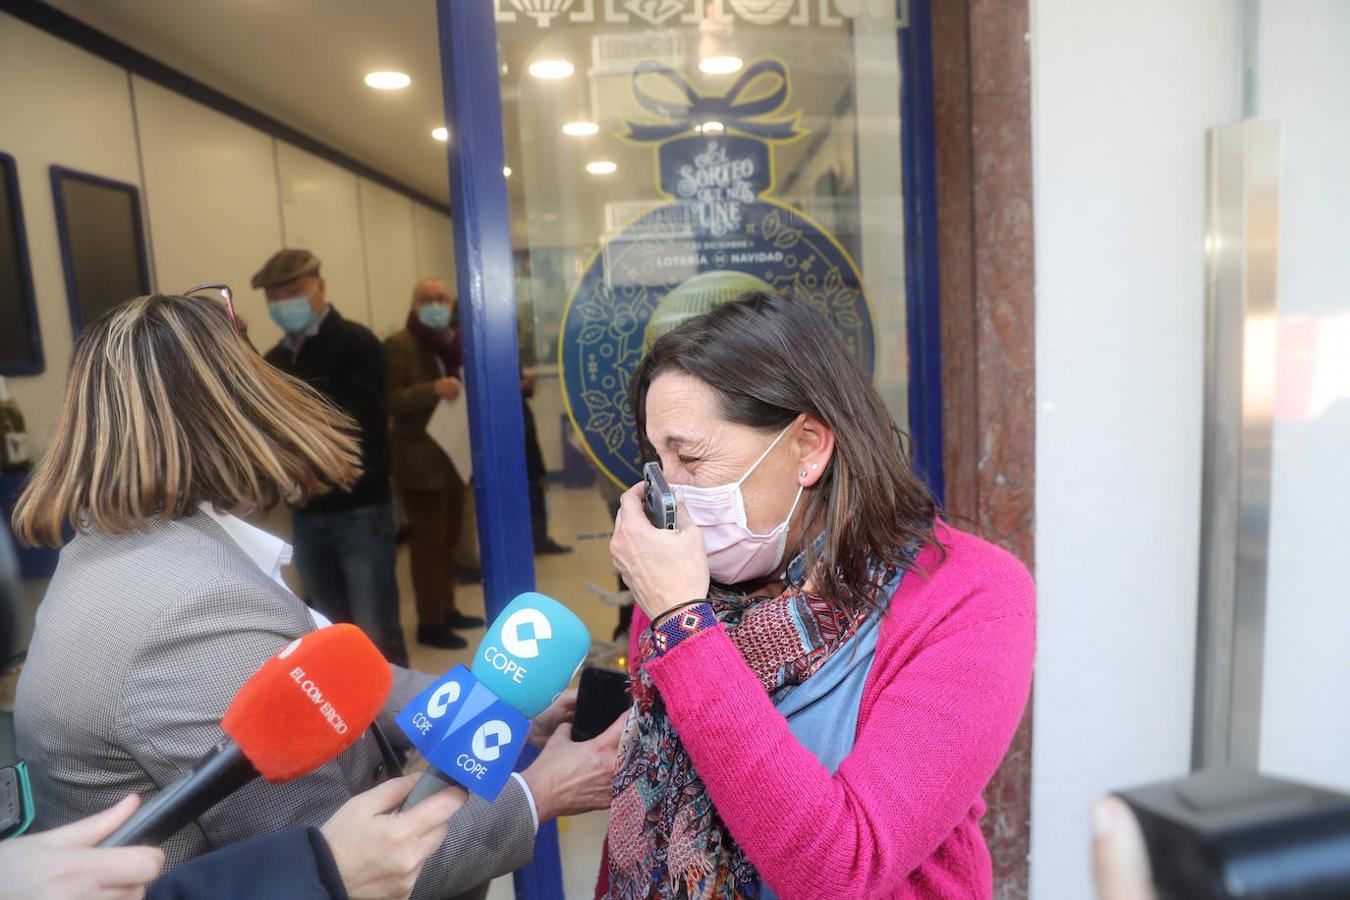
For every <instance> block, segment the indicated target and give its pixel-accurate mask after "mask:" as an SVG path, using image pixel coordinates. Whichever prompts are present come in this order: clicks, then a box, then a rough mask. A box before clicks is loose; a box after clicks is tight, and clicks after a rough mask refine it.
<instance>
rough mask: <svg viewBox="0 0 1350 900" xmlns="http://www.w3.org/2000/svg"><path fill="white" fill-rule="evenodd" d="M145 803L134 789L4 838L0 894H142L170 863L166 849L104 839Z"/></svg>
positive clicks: (75, 897)
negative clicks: (51, 824) (99, 806)
mask: <svg viewBox="0 0 1350 900" xmlns="http://www.w3.org/2000/svg"><path fill="white" fill-rule="evenodd" d="M139 807H140V800H139V799H137V798H136V797H135V796H134V795H133V796H130V797H123V798H122V800H121V802H120V803H118V804H116V805H115V806H110V807H108V808H107V809H105V810H103V811H102V812H100V813H95V814H94V815H92V816H89V817H87V818H84V819H80V820H78V821H75V822H71V823H70V824H69V825H65V826H63V827H61V828H53V829H52V830H50V831H43V832H39V833H37V834H28V835H24V836H23V837H16V838H10V839H9V840H6V841H0V895H3V896H4V897H5V898H6V900H86V898H89V897H97V898H99V900H137V898H139V897H140V896H141V895H142V893H143V892H144V891H145V886H146V885H147V884H149V883H150V881H151V879H153V878H154V877H155V876H156V875H158V874H159V872H160V869H162V868H164V852H163V851H162V850H160V849H159V848H158V847H99V846H98V844H99V842H100V841H102V840H103V839H104V838H106V837H108V835H110V834H112V833H113V832H114V831H116V830H117V829H118V828H121V827H122V825H123V824H125V823H126V821H127V819H129V818H131V816H132V814H133V813H135V812H136V810H137V809H138V808H139Z"/></svg>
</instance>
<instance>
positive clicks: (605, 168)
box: [586, 159, 619, 175]
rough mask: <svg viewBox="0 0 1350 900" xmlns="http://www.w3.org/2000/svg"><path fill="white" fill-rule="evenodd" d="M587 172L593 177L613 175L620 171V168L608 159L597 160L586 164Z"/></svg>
mask: <svg viewBox="0 0 1350 900" xmlns="http://www.w3.org/2000/svg"><path fill="white" fill-rule="evenodd" d="M586 171H587V172H590V173H591V174H592V175H613V174H614V173H615V172H617V171H619V167H618V166H617V165H616V164H614V163H612V162H610V161H609V160H607V159H597V160H596V161H595V162H588V163H586Z"/></svg>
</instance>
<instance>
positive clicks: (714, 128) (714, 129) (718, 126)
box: [698, 122, 727, 134]
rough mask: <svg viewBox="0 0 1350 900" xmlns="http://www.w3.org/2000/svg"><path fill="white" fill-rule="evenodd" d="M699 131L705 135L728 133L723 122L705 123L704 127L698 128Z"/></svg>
mask: <svg viewBox="0 0 1350 900" xmlns="http://www.w3.org/2000/svg"><path fill="white" fill-rule="evenodd" d="M698 130H699V131H701V132H703V133H704V134H721V133H722V132H724V131H726V130H727V128H726V126H725V125H723V124H722V123H721V122H704V123H703V124H702V125H700V126H698Z"/></svg>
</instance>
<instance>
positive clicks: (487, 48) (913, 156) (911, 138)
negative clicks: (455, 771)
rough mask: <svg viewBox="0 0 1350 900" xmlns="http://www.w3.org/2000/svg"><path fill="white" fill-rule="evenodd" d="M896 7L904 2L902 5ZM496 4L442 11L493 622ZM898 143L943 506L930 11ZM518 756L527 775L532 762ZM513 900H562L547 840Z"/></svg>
mask: <svg viewBox="0 0 1350 900" xmlns="http://www.w3.org/2000/svg"><path fill="white" fill-rule="evenodd" d="M902 2H903V0H902ZM495 6H496V4H493V3H487V2H481V3H468V2H461V0H437V4H436V7H437V20H438V34H439V40H440V50H441V74H442V81H443V85H444V91H443V94H444V102H445V114H446V116H445V121H446V124H447V126H448V127H449V128H450V130H451V132H452V133H454V134H455V136H456V140H455V141H453V142H451V143H450V144H449V145H448V147H447V154H448V159H449V168H450V184H451V203H450V207H451V216H452V220H453V223H454V240H455V259H456V272H457V274H456V279H457V286H458V289H459V297H460V309H461V322H462V324H463V330H464V344H465V371H466V379H465V382H466V393H467V397H468V402H469V423H470V431H471V438H472V446H473V466H474V475H473V488H474V494H475V500H476V502H477V515H478V528H479V538H480V544H481V548H482V558H483V573H484V598H485V602H486V607H487V613H488V615H489V616H490V617H491V616H495V615H496V614H497V613H498V612H500V610H501V609H502V608H503V607H504V606H505V605H506V603H508V602H509V601H510V600H511V598H512V597H513V596H514V595H515V594H516V593H518V592H520V591H525V590H531V589H533V587H534V558H533V547H532V541H531V540H530V534H531V528H530V512H529V497H528V494H527V491H526V474H525V460H524V453H523V440H524V426H523V419H522V415H521V404H520V395H519V384H518V380H517V375H518V373H519V364H520V356H519V345H518V336H517V318H516V316H517V313H516V303H515V279H514V264H513V257H512V242H511V231H510V223H509V218H508V198H507V187H506V182H505V180H504V179H503V178H502V167H503V165H504V163H505V150H504V142H503V131H502V102H501V89H500V82H499V68H498V58H497V34H496V24H495V21H494V7H495ZM899 40H900V52H901V58H902V63H903V67H904V68H903V88H902V95H901V97H902V100H901V106H902V108H901V110H900V113H901V116H902V119H903V123H904V124H903V128H904V132H905V139H904V140H905V142H904V158H903V167H904V183H905V196H906V203H905V231H906V244H905V247H904V252H905V253H906V254H907V258H908V266H907V269H908V273H909V274H908V275H907V278H908V285H907V287H908V291H907V293H908V300H907V302H908V310H909V322H910V324H909V330H908V334H909V350H910V354H911V373H910V377H911V387H910V422H909V426H910V431H911V434H912V436H913V438H914V440H915V444H916V465H917V467H918V469H919V471H920V472H921V474H922V475H923V477H924V478H925V479H926V480H927V481H928V483H929V484H930V486H931V487H932V488H933V490H934V492H935V493H936V494H937V495H938V497H939V498H941V496H942V493H943V486H944V485H943V471H942V394H941V384H940V375H941V353H940V347H939V334H940V332H939V327H938V325H939V321H938V314H939V305H938V278H937V238H936V221H937V216H936V209H937V204H936V185H935V176H934V165H933V160H934V141H933V105H932V50H931V32H930V25H929V5H928V0H908V27H907V28H905V29H904V30H903V32H902V34H901V36H900V38H899ZM532 758H533V754H532V753H531V751H530V750H529V749H527V756H526V758H525V759H523V760H522V764H527V763H528V762H529V761H530V760H532ZM515 886H516V896H517V897H521V898H529V900H536V898H539V900H542V898H556V897H561V896H563V888H562V869H561V860H560V858H559V848H558V839H557V830H556V827H555V826H554V825H553V824H552V823H549V824H547V825H545V826H543V827H541V828H540V830H539V836H538V841H537V845H536V850H535V861H534V862H533V863H532V864H531V865H530V866H527V867H526V868H524V869H522V870H520V871H519V872H517V873H516V875H515Z"/></svg>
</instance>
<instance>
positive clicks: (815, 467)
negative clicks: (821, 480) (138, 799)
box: [811, 463, 820, 472]
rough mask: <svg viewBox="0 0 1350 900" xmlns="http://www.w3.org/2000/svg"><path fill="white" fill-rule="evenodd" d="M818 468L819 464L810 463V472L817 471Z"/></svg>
mask: <svg viewBox="0 0 1350 900" xmlns="http://www.w3.org/2000/svg"><path fill="white" fill-rule="evenodd" d="M819 468H820V463H811V471H812V472H814V471H815V470H816V469H819Z"/></svg>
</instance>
